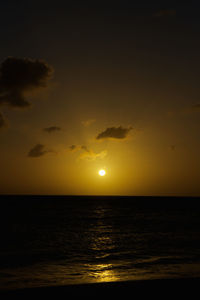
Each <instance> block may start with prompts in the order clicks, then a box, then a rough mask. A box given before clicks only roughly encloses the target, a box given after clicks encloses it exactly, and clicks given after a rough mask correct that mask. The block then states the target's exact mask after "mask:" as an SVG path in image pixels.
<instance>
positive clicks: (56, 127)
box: [43, 126, 61, 133]
mask: <svg viewBox="0 0 200 300" xmlns="http://www.w3.org/2000/svg"><path fill="white" fill-rule="evenodd" d="M43 130H44V131H46V132H48V133H52V132H55V131H60V130H61V128H60V127H58V126H51V127H47V128H44V129H43Z"/></svg>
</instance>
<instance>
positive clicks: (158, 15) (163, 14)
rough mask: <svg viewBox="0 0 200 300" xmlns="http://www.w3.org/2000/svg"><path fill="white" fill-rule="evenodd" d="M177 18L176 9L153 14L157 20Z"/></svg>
mask: <svg viewBox="0 0 200 300" xmlns="http://www.w3.org/2000/svg"><path fill="white" fill-rule="evenodd" d="M175 16H176V10H175V9H162V10H159V11H157V12H156V13H154V14H153V17H155V18H166V17H167V18H168V17H175Z"/></svg>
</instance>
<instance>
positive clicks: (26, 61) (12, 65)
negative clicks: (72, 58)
mask: <svg viewBox="0 0 200 300" xmlns="http://www.w3.org/2000/svg"><path fill="white" fill-rule="evenodd" d="M52 73H53V69H52V67H51V66H49V65H48V64H47V63H46V62H44V61H42V60H32V59H30V58H16V57H8V58H6V59H5V60H4V61H3V62H2V63H1V65H0V105H3V104H7V105H9V106H11V107H19V108H25V107H28V106H30V102H28V101H27V99H26V98H25V94H26V93H27V92H29V93H30V92H33V91H34V90H36V89H39V88H42V87H46V86H47V82H48V80H49V79H50V78H51V76H52Z"/></svg>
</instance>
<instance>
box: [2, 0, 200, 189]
mask: <svg viewBox="0 0 200 300" xmlns="http://www.w3.org/2000/svg"><path fill="white" fill-rule="evenodd" d="M45 3H46V1H44V3H43V4H41V5H40V4H39V1H35V2H34V5H33V3H32V4H31V3H29V4H27V3H25V2H24V1H22V4H23V5H22V4H18V5H16V4H15V3H14V2H13V1H8V3H7V4H1V5H2V7H1V14H2V22H3V23H4V26H3V27H2V26H1V29H0V32H1V36H2V47H1V50H0V59H1V62H0V63H1V65H0V144H1V147H0V166H1V173H0V193H1V194H4V193H7V194H26V193H27V194H75V195H76V194H83V195H200V186H199V180H200V159H199V150H200V140H199V131H200V121H199V120H200V119H199V118H200V100H199V99H200V97H199V96H200V88H199V87H200V86H199V82H198V81H199V50H200V45H199V41H198V39H197V37H198V36H199V30H200V24H199V21H198V16H197V15H196V9H197V8H196V7H194V5H192V4H191V5H188V6H187V7H186V6H184V5H173V6H170V5H168V6H167V4H166V3H167V2H166V3H165V5H164V7H160V6H159V5H158V4H154V5H153V4H152V5H148V3H147V1H141V2H140V4H139V3H137V2H136V3H137V5H136V4H133V3H132V4H131V2H127V3H126V5H125V4H121V6H120V5H118V6H117V5H116V7H109V6H108V7H107V8H105V7H103V8H100V7H97V6H94V7H89V9H87V10H86V8H84V7H83V6H78V5H77V6H76V5H74V7H73V5H72V6H71V7H69V6H68V7H67V6H66V4H64V2H62V5H60V6H59V5H57V6H56V5H55V3H54V5H53V4H49V5H48V6H45ZM197 6H198V5H197ZM8 16H9V19H8ZM53 21H54V22H53ZM11 36H12V38H11ZM100 169H105V170H106V175H105V176H103V177H101V176H99V174H98V171H99V170H100Z"/></svg>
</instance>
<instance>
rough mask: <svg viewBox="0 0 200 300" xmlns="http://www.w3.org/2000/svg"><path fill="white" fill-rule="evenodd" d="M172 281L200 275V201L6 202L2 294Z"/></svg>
mask: <svg viewBox="0 0 200 300" xmlns="http://www.w3.org/2000/svg"><path fill="white" fill-rule="evenodd" d="M174 277H176V278H182V277H200V198H189V197H188V198H181V197H179V198H173V197H171V198H168V197H93V196H89V197H87V196H82V197H79V196H1V197H0V289H16V288H24V287H39V286H52V285H59V286H60V285H68V284H80V283H95V282H110V281H126V280H140V279H147V280H148V279H157V278H174Z"/></svg>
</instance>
